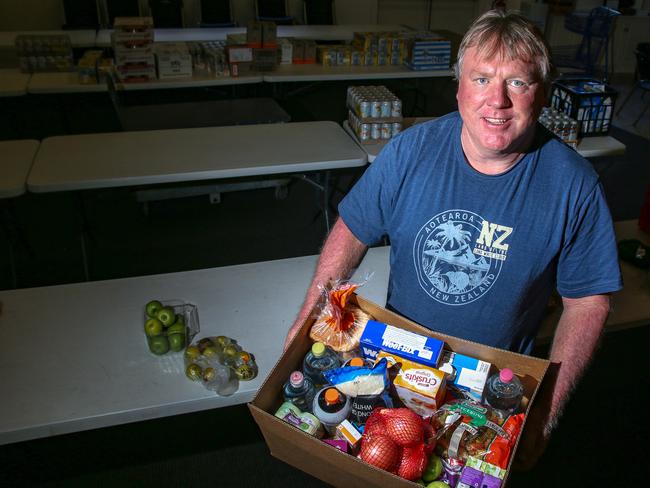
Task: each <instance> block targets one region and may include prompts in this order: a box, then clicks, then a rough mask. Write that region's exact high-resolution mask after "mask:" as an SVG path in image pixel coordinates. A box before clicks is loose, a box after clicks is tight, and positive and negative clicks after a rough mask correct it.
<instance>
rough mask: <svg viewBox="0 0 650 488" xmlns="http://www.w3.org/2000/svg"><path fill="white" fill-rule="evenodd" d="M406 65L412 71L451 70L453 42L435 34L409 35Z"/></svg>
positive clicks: (420, 33) (419, 33)
mask: <svg viewBox="0 0 650 488" xmlns="http://www.w3.org/2000/svg"><path fill="white" fill-rule="evenodd" d="M406 46H407V51H408V54H407V57H406V59H405V64H406V66H408V67H409V68H411V69H412V70H418V71H419V70H439V69H440V70H442V69H449V63H450V62H451V42H450V41H449V40H447V39H444V38H443V37H442V36H440V35H438V34H436V33H434V32H418V33H409V34H408V38H407V40H406Z"/></svg>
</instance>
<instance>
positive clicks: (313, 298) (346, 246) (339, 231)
mask: <svg viewBox="0 0 650 488" xmlns="http://www.w3.org/2000/svg"><path fill="white" fill-rule="evenodd" d="M367 250H368V247H367V246H366V245H365V244H363V243H362V242H361V241H359V240H358V239H357V238H356V237H355V236H354V234H352V232H351V231H350V229H348V227H347V225H345V222H343V220H342V219H340V218H339V219H338V220H337V221H336V223H335V224H334V227H333V228H332V231H331V232H330V234H329V236H328V238H327V240H326V241H325V245H324V246H323V250H322V251H321V255H320V258H319V259H318V265H317V266H316V271H315V273H314V277H313V278H312V282H311V284H310V285H309V289H308V290H307V295H306V297H305V301H304V302H303V304H302V307H301V308H300V312H299V313H298V317H297V318H296V321H295V322H294V324H293V326H292V327H291V329H290V330H289V335H288V337H287V340H290V339H291V337H293V335H294V334H295V333H296V332H297V330H298V327H300V325H301V324H302V323H303V322H304V321H305V319H307V316H308V315H309V312H310V311H311V309H312V308H313V307H314V305H315V304H316V302H317V301H318V298H319V296H320V287H321V286H322V285H324V284H326V283H327V282H328V281H330V280H332V279H341V278H348V277H349V276H350V275H351V274H352V272H353V271H354V269H355V268H356V267H357V266H358V265H359V263H360V262H361V260H362V259H363V256H364V255H365V254H366V251H367Z"/></svg>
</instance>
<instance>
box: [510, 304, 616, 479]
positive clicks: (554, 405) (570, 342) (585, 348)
mask: <svg viewBox="0 0 650 488" xmlns="http://www.w3.org/2000/svg"><path fill="white" fill-rule="evenodd" d="M562 305H563V307H564V310H563V312H562V316H561V317H560V321H559V322H558V325H557V328H556V329H555V337H554V338H553V344H552V346H551V354H550V358H549V359H550V360H551V365H550V366H549V369H548V371H547V372H546V376H545V377H544V381H543V383H542V385H541V386H540V390H539V391H538V393H537V397H536V398H535V402H534V403H533V405H532V407H531V409H530V412H529V413H528V417H527V419H526V427H525V428H524V432H523V433H522V438H521V442H520V443H519V449H517V459H515V467H516V468H517V469H522V470H526V469H530V468H532V467H533V466H534V465H535V463H536V462H537V460H538V459H539V458H540V457H541V455H542V454H543V453H544V450H545V449H546V445H547V444H548V440H549V438H550V436H551V432H552V431H553V429H554V428H555V425H556V424H557V421H558V419H559V418H560V416H561V415H562V410H563V409H564V406H565V405H566V403H567V401H568V400H569V397H570V395H571V393H572V392H573V389H574V388H575V386H576V385H577V383H578V381H579V380H580V378H581V377H582V375H583V374H584V372H585V370H586V369H587V366H588V365H589V362H590V361H591V359H592V358H593V356H594V351H595V350H596V347H597V344H598V340H599V338H600V335H601V333H602V330H603V326H604V324H605V320H606V319H607V314H608V313H609V296H607V295H592V296H587V297H583V298H562Z"/></svg>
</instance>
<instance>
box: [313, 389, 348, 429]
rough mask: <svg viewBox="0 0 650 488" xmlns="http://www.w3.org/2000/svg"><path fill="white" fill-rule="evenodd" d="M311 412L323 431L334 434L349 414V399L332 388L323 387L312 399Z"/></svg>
mask: <svg viewBox="0 0 650 488" xmlns="http://www.w3.org/2000/svg"><path fill="white" fill-rule="evenodd" d="M313 412H314V415H315V416H316V418H317V419H318V420H320V422H321V424H323V427H325V430H326V431H327V432H328V433H329V434H334V432H335V431H336V426H337V425H339V424H340V423H341V422H343V421H344V420H345V419H346V418H347V417H348V415H349V413H350V399H349V398H348V397H347V396H346V395H344V394H343V393H341V392H340V391H338V390H337V389H336V388H334V387H333V386H329V387H325V388H323V389H322V390H320V391H319V392H318V393H316V396H315V397H314V405H313Z"/></svg>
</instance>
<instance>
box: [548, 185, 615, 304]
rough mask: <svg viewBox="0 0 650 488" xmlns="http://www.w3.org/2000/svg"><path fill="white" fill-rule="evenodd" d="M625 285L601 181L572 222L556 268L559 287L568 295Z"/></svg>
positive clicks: (585, 294) (587, 293)
mask: <svg viewBox="0 0 650 488" xmlns="http://www.w3.org/2000/svg"><path fill="white" fill-rule="evenodd" d="M622 287H623V283H622V279H621V271H620V267H619V263H618V252H617V249H616V236H615V234H614V225H613V223H612V218H611V215H610V212H609V208H608V206H607V202H606V200H605V195H604V192H603V189H602V186H601V185H600V184H596V185H595V186H594V188H593V189H592V191H591V192H590V193H589V194H588V195H587V197H586V198H585V199H584V201H583V202H582V203H581V204H580V205H579V207H578V209H577V212H576V216H575V218H574V219H573V220H572V221H570V222H569V224H568V226H567V229H566V232H565V238H564V245H563V247H562V250H561V254H560V259H559V262H558V268H557V289H558V292H559V293H560V295H562V296H563V297H567V298H581V297H585V296H590V295H599V294H603V293H611V292H614V291H618V290H620V289H621V288H622Z"/></svg>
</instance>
